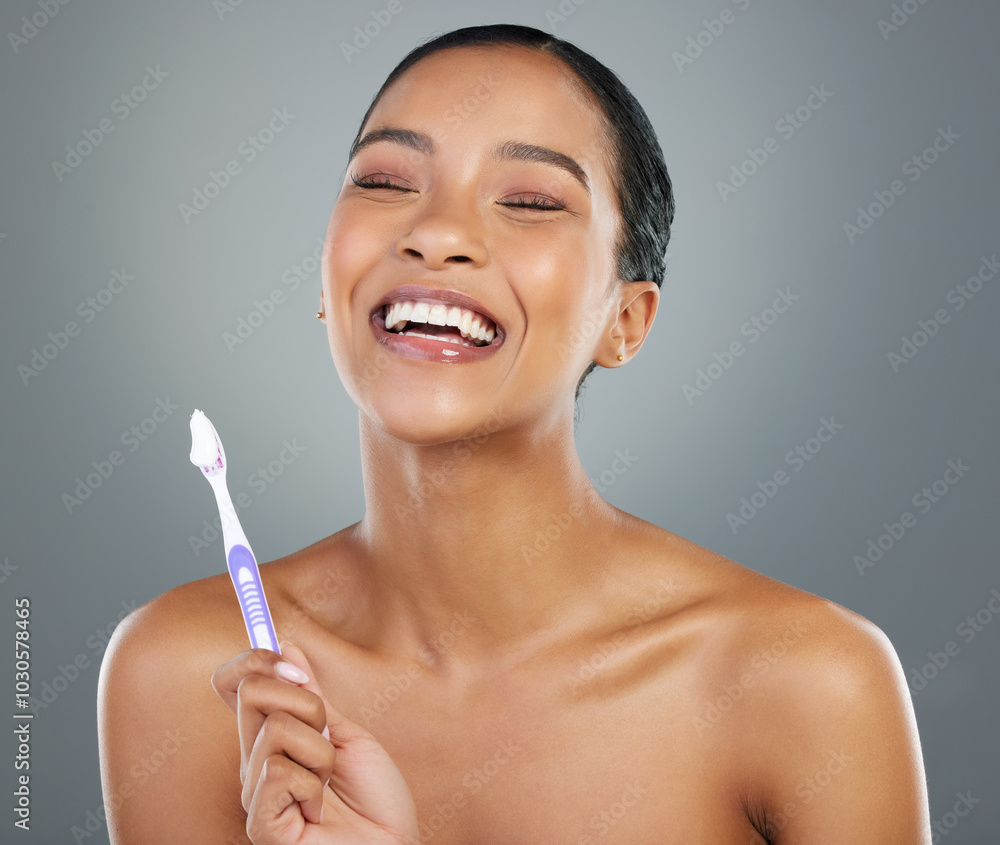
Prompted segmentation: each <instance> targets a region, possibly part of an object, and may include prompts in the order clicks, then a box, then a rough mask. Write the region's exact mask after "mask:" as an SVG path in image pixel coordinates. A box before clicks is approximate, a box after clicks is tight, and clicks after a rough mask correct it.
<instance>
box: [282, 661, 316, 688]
mask: <svg viewBox="0 0 1000 845" xmlns="http://www.w3.org/2000/svg"><path fill="white" fill-rule="evenodd" d="M274 671H275V672H277V673H278V675H280V676H281V677H282V678H284V679H285V680H286V681H291V682H292V683H293V684H305V683H308V682H309V676H308V675H307V674H306V673H305V672H303V671H302V670H301V669H300V668H299V667H298V666H296V665H295V664H294V663H286V662H285V661H284V660H282V661H280V662H279V663H276V664H275V666H274Z"/></svg>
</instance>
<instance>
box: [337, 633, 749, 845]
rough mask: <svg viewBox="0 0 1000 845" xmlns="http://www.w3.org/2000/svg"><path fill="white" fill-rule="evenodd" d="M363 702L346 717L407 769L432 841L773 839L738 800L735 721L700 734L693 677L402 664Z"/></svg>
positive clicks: (580, 668) (615, 669)
mask: <svg viewBox="0 0 1000 845" xmlns="http://www.w3.org/2000/svg"><path fill="white" fill-rule="evenodd" d="M595 654H599V652H595ZM609 657H610V655H609ZM352 698H353V700H351V701H350V702H349V703H348V702H347V701H346V699H345V701H344V704H345V705H346V707H345V715H347V716H348V718H351V719H354V720H355V721H357V722H358V723H359V724H362V725H363V726H364V727H366V728H367V729H368V730H370V731H371V732H372V733H373V734H374V735H375V737H376V738H377V739H378V740H379V741H380V742H381V743H382V745H383V746H384V747H385V748H386V750H387V751H388V752H389V754H390V756H391V757H392V758H393V760H394V761H395V763H396V765H397V766H398V767H399V769H400V771H401V772H402V774H403V776H404V778H405V779H406V781H407V783H408V785H409V786H410V790H411V792H412V794H413V797H414V800H415V802H416V806H417V812H418V818H419V821H420V825H421V842H423V843H426V842H429V841H432V842H435V843H441V845H446V843H464V845H473V843H475V844H476V845H501V843H503V845H513V844H514V843H519V844H520V843H534V842H539V843H541V842H545V843H565V845H593V843H601V845H611V844H612V843H629V844H630V845H641V844H642V843H650V845H652V843H657V844H658V845H664V843H675V842H676V843H689V845H708V844H709V843H712V845H726V844H727V843H740V845H752V843H761V842H763V840H762V839H760V838H759V837H758V836H757V835H756V833H755V832H754V831H753V829H752V827H751V826H750V825H749V823H748V821H747V819H746V816H745V814H744V813H743V811H742V808H741V806H740V805H739V801H738V800H737V799H736V798H734V795H735V794H736V789H735V788H734V781H733V776H732V773H733V771H734V769H735V768H738V766H734V763H735V762H736V761H734V759H733V755H732V754H731V753H730V754H728V755H727V752H726V742H725V739H724V737H725V730H724V728H725V726H723V730H719V731H708V732H706V731H704V730H699V722H698V718H697V717H698V716H700V715H701V702H700V701H699V699H698V694H697V692H696V691H694V690H692V688H691V686H690V684H689V683H687V682H686V680H685V676H684V673H683V672H670V671H660V672H656V673H650V672H645V673H638V674H637V673H636V672H635V667H631V670H629V668H628V667H626V666H623V665H620V664H616V663H614V661H610V662H609V661H608V659H607V658H606V660H605V662H604V663H602V661H600V660H593V661H584V662H577V663H575V664H567V666H562V667H559V668H558V669H557V668H556V667H547V668H546V669H544V670H542V671H539V672H537V673H528V674H525V675H520V676H517V677H510V678H507V679H500V680H498V681H496V682H494V683H491V684H489V685H488V686H486V687H485V688H483V689H463V690H462V691H461V692H456V691H455V690H451V691H449V690H447V689H444V688H442V687H440V686H437V685H435V683H434V681H433V679H431V678H429V677H425V676H424V674H423V673H421V672H419V671H415V670H413V669H412V668H411V669H407V667H402V668H400V669H398V670H397V671H396V672H395V673H390V674H389V676H388V677H387V678H385V679H384V683H383V684H381V685H375V686H372V687H369V688H367V689H364V690H362V691H361V692H360V695H356V696H353V697H352ZM337 706H340V705H337ZM347 709H349V711H350V712H346V711H347Z"/></svg>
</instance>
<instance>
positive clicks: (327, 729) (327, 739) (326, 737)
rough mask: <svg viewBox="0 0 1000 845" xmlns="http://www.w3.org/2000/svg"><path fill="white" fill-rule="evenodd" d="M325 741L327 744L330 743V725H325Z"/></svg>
mask: <svg viewBox="0 0 1000 845" xmlns="http://www.w3.org/2000/svg"><path fill="white" fill-rule="evenodd" d="M323 739H325V740H326V741H327V742H329V741H330V726H329V725H325V726H324V727H323Z"/></svg>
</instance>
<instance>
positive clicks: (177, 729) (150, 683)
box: [98, 576, 247, 845]
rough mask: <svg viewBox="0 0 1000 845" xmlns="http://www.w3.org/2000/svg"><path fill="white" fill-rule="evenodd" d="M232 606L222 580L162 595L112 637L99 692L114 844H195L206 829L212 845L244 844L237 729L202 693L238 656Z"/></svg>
mask: <svg viewBox="0 0 1000 845" xmlns="http://www.w3.org/2000/svg"><path fill="white" fill-rule="evenodd" d="M227 591H228V592H227ZM234 604H236V602H235V597H234V596H233V595H232V586H231V585H230V584H229V583H228V576H215V577H212V578H208V579H204V580H203V581H196V582H193V583H191V584H185V585H183V586H180V587H177V588H175V589H173V590H170V591H169V592H167V593H165V594H164V595H162V596H160V597H158V598H156V599H154V600H153V601H151V602H149V603H148V604H146V605H143V606H142V607H140V608H137V609H136V610H135V611H133V612H132V613H131V614H130V615H129V616H128V617H126V619H125V620H124V621H123V623H122V624H121V625H119V626H118V628H116V629H115V633H114V635H113V636H112V638H111V642H110V643H109V645H108V650H107V653H106V654H105V657H104V661H103V663H102V665H101V678H100V685H99V690H98V731H99V743H100V753H101V778H102V784H103V788H104V796H105V808H106V811H107V814H108V832H109V835H110V837H111V841H112V842H113V843H117V844H118V845H125V843H133V842H134V843H139V842H143V843H151V845H155V843H159V842H164V843H165V842H168V841H169V842H174V841H178V839H187V840H188V841H195V842H196V841H202V840H201V839H199V838H198V837H204V836H205V834H206V827H205V825H208V826H209V827H210V831H211V834H212V835H214V836H215V838H216V840H217V841H219V842H226V843H243V842H245V841H247V840H246V839H245V838H242V832H243V828H244V824H245V822H244V818H245V815H244V814H243V812H242V809H243V808H242V805H241V804H240V801H239V794H240V793H239V787H240V783H239V779H238V772H239V746H238V739H237V733H236V722H235V718H234V717H233V716H232V714H231V713H230V711H229V710H228V708H227V707H226V706H225V704H224V703H223V702H222V701H221V700H220V699H219V697H218V696H217V695H216V694H215V691H214V690H213V688H212V684H211V677H212V673H213V672H214V671H215V669H216V668H217V667H218V666H219V665H221V664H222V663H224V662H226V661H227V660H229V659H231V658H232V657H233V656H235V655H236V654H237V653H239V652H241V651H243V650H245V649H246V643H245V639H241V635H243V637H245V632H244V630H243V624H242V618H241V616H240V612H239V608H238V606H237V607H236V608H235V615H234V614H233V612H232V611H231V610H230V607H231V606H232V605H234ZM234 778H235V780H234ZM195 819H197V820H198V821H197V822H196V821H194V820H195ZM187 820H192V821H190V822H189V821H187ZM199 825H200V828H199V827H198V826H199ZM189 826H190V829H188V827H189ZM227 837H230V838H228V839H227Z"/></svg>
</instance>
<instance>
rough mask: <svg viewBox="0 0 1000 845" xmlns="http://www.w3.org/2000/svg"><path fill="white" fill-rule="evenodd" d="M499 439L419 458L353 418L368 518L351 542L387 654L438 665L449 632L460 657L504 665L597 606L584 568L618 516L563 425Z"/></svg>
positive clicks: (457, 444) (482, 434) (462, 443)
mask: <svg viewBox="0 0 1000 845" xmlns="http://www.w3.org/2000/svg"><path fill="white" fill-rule="evenodd" d="M496 428H497V430H495V431H490V430H489V426H488V425H487V427H486V428H484V429H482V430H480V431H479V432H478V434H477V435H476V436H473V437H471V438H469V439H465V440H458V441H453V442H449V443H445V444H441V445H434V446H422V445H413V444H410V443H405V442H402V441H400V440H397V439H395V438H393V437H391V436H389V435H387V434H386V433H385V432H384V431H382V430H380V429H379V428H378V427H376V426H374V425H372V424H371V422H370V421H369V420H367V418H365V417H364V416H362V418H361V447H362V448H361V453H362V469H363V474H364V488H365V504H366V512H365V516H364V518H363V519H362V520H361V522H360V523H359V524H358V525H357V526H356V529H355V534H354V536H355V539H356V540H357V542H358V544H359V549H360V552H361V560H362V561H363V564H362V565H363V570H364V576H363V577H364V580H365V583H366V584H367V589H368V592H369V598H370V601H369V602H368V607H369V608H370V609H371V610H370V615H371V616H372V617H373V618H372V620H371V621H372V626H373V630H376V631H377V632H378V634H377V635H376V639H377V640H379V641H381V642H382V643H383V645H384V646H385V647H386V648H387V649H392V650H395V649H399V648H402V649H407V650H409V649H412V648H414V647H415V648H422V649H423V650H424V652H425V653H427V651H426V649H427V647H428V646H431V647H432V652H433V651H434V650H435V649H434V648H433V646H434V644H435V643H436V642H439V641H440V640H441V639H442V635H443V634H444V632H447V631H449V630H450V631H451V632H452V638H457V637H458V636H459V634H461V643H460V647H457V648H456V649H454V653H455V654H462V655H464V656H466V657H468V658H469V659H482V658H487V657H489V656H491V655H496V654H498V653H501V652H503V653H506V654H511V653H512V652H516V651H517V650H518V648H519V647H524V648H534V647H539V646H540V644H541V641H542V640H545V639H546V638H548V637H557V636H559V633H560V631H565V630H568V629H569V628H571V627H573V626H574V624H576V623H575V622H574V608H583V607H586V606H588V605H589V604H591V603H592V598H591V601H590V602H588V600H587V598H586V597H587V595H590V596H591V597H592V596H593V592H594V589H595V586H596V584H597V583H598V582H597V581H596V580H595V579H599V578H600V577H601V573H600V572H599V571H596V570H595V568H594V567H593V566H592V565H590V564H589V563H588V562H589V561H591V560H593V557H592V556H593V554H594V550H595V548H596V546H597V544H598V543H600V542H601V535H602V533H603V532H606V531H607V530H608V529H609V528H611V527H612V525H613V523H614V522H615V520H616V519H617V514H618V512H617V511H616V510H615V509H614V508H612V507H611V506H610V505H608V504H607V503H606V502H605V501H604V500H603V499H601V498H600V496H599V495H598V494H597V493H596V491H595V490H594V488H593V485H592V484H591V483H590V481H589V479H588V478H587V476H586V474H585V472H584V470H583V467H582V466H581V464H580V461H579V457H578V456H577V453H576V448H575V444H574V441H573V431H572V419H568V420H565V421H564V422H563V423H562V424H560V425H557V426H556V427H554V429H553V430H550V431H548V432H547V433H545V434H544V435H542V436H539V434H538V432H537V431H536V432H532V433H531V435H530V436H529V435H526V434H525V433H524V432H519V431H517V430H516V429H512V428H504V429H502V430H500V429H499V426H496ZM604 536H607V535H606V534H604ZM575 599H576V600H579V601H577V602H574V600H575ZM457 629H460V631H459V630H457ZM446 638H447V635H446Z"/></svg>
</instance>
